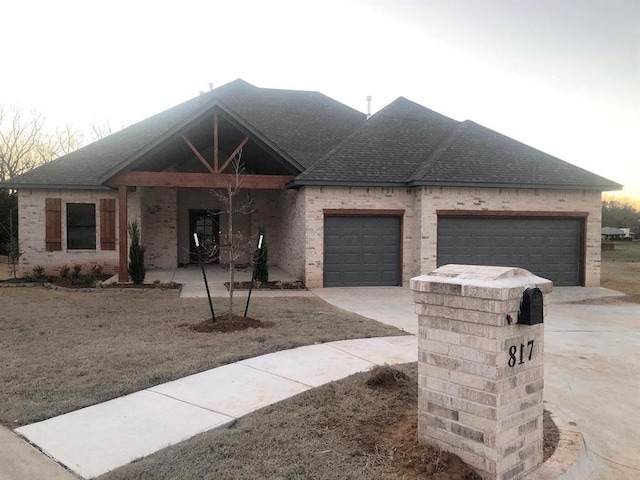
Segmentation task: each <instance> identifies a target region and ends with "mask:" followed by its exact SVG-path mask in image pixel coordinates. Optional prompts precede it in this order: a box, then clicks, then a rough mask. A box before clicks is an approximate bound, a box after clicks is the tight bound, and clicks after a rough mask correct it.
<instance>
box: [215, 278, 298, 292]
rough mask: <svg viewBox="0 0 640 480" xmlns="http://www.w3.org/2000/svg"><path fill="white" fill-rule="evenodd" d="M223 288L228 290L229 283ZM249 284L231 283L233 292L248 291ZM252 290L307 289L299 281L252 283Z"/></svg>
mask: <svg viewBox="0 0 640 480" xmlns="http://www.w3.org/2000/svg"><path fill="white" fill-rule="evenodd" d="M224 286H225V287H227V290H228V289H229V282H225V284H224ZM250 287H251V282H233V288H234V289H235V290H249V288H250ZM253 289H254V290H306V289H307V287H305V286H304V283H302V282H301V281H295V282H282V281H279V280H276V281H273V282H257V281H256V282H253Z"/></svg>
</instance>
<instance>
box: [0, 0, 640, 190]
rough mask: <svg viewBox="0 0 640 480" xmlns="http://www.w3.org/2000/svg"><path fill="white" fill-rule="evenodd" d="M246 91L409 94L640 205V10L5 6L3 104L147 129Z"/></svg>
mask: <svg viewBox="0 0 640 480" xmlns="http://www.w3.org/2000/svg"><path fill="white" fill-rule="evenodd" d="M236 78H243V79H244V80H246V81H248V82H249V83H252V84H254V85H256V86H258V87H270V88H287V89H296V90H317V91H320V92H322V93H324V94H326V95H328V96H330V97H333V98H335V99H336V100H339V101H341V102H343V103H345V104H347V105H350V106H352V107H354V108H356V109H358V110H360V111H366V96H367V95H372V96H373V101H372V110H373V111H374V112H375V111H376V110H378V109H380V108H382V107H384V106H385V105H387V104H388V103H390V102H391V101H393V100H394V99H395V98H397V97H398V96H404V97H406V98H408V99H410V100H413V101H415V102H417V103H420V104H421V105H424V106H426V107H428V108H431V109H432V110H435V111H437V112H439V113H441V114H444V115H447V116H449V117H451V118H454V119H455V120H460V121H462V120H466V119H470V120H473V121H475V122H477V123H480V124H482V125H484V126H486V127H489V128H492V129H494V130H497V131H499V132H501V133H503V134H505V135H508V136H510V137H513V138H515V139H517V140H520V141H522V142H524V143H526V144H528V145H531V146H533V147H535V148H538V149H540V150H543V151H545V152H547V153H550V154H552V155H555V156H557V157H559V158H561V159H563V160H566V161H568V162H570V163H573V164H575V165H578V166H580V167H583V168H586V169H588V170H591V171H592V172H594V173H597V174H599V175H602V176H604V177H606V178H609V179H610V180H613V181H616V182H618V183H621V184H624V185H625V189H624V191H622V192H619V194H621V195H624V196H632V197H635V198H640V0H535V1H530V0H447V1H444V0H442V1H435V0H398V1H391V0H378V1H376V0H369V1H366V0H340V1H336V0H323V1H302V0H298V1H293V0H290V1H287V0H269V1H260V0H235V1H218V0H208V1H197V0H181V1H180V2H176V1H170V2H169V1H163V0H155V1H143V0H125V1H123V0H110V1H109V2H89V1H86V0H83V1H74V0H58V1H55V2H52V1H50V0H0V103H2V104H3V105H14V104H20V105H22V106H23V107H25V108H31V107H35V108H36V109H38V110H39V111H41V112H42V113H43V114H44V115H45V117H46V118H47V122H48V124H49V126H50V127H51V128H54V127H55V126H56V125H63V124H68V123H70V124H73V125H75V126H78V127H82V128H86V127H88V125H89V124H90V123H91V122H92V121H94V120H95V121H99V122H101V121H105V120H109V121H110V123H111V125H112V126H114V127H119V126H120V125H122V124H123V123H124V124H129V123H132V122H136V121H139V120H142V119H144V118H146V117H148V116H150V115H152V114H155V113H158V112H160V111H162V110H164V109H166V108H169V107H171V106H173V105H176V104H177V103H179V102H182V101H184V100H187V99H189V98H191V97H193V96H195V95H197V94H198V92H199V91H201V90H208V88H209V87H208V84H209V82H212V83H213V85H214V87H215V86H219V85H222V84H224V83H226V82H229V81H231V80H234V79H236Z"/></svg>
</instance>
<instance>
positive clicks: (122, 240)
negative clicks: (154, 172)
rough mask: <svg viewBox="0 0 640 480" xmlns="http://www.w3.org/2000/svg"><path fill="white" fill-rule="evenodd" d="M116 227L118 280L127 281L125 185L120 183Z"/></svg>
mask: <svg viewBox="0 0 640 480" xmlns="http://www.w3.org/2000/svg"><path fill="white" fill-rule="evenodd" d="M118 228H119V247H118V248H119V252H120V266H119V268H118V282H121V283H124V282H128V281H129V268H128V267H129V265H128V262H127V251H128V250H129V248H128V246H127V238H128V237H127V186H126V185H121V186H120V188H119V189H118Z"/></svg>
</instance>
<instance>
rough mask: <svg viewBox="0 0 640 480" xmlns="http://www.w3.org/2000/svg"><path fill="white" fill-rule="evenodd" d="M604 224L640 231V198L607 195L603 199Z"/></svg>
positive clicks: (605, 225)
mask: <svg viewBox="0 0 640 480" xmlns="http://www.w3.org/2000/svg"><path fill="white" fill-rule="evenodd" d="M602 226H603V227H616V228H630V229H631V230H633V231H634V232H635V233H640V200H633V199H631V198H624V197H623V198H617V197H612V196H609V195H605V196H604V197H603V199H602Z"/></svg>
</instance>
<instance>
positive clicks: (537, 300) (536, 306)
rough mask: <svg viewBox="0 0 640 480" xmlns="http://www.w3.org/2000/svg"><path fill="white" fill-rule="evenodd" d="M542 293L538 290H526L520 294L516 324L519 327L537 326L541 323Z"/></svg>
mask: <svg viewBox="0 0 640 480" xmlns="http://www.w3.org/2000/svg"><path fill="white" fill-rule="evenodd" d="M543 308H544V307H543V301H542V292H541V291H540V289H539V288H527V289H526V290H525V291H524V293H523V294H522V301H521V302H520V313H519V314H518V323H519V324H521V325H537V324H538V323H542V322H543V317H542V315H543Z"/></svg>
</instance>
